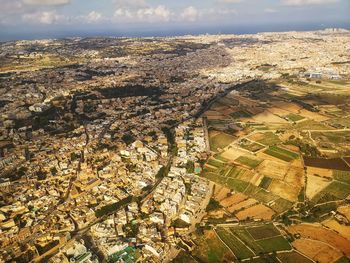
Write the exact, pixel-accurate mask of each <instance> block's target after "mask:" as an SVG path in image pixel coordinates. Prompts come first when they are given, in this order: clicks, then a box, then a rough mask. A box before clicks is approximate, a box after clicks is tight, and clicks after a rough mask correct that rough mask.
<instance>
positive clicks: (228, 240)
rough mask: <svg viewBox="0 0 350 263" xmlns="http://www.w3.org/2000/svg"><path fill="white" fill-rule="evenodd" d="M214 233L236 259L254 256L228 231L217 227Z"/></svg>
mask: <svg viewBox="0 0 350 263" xmlns="http://www.w3.org/2000/svg"><path fill="white" fill-rule="evenodd" d="M216 232H217V233H218V235H219V236H220V238H221V240H222V241H223V242H224V243H225V244H226V245H227V246H228V247H229V248H230V249H231V250H232V251H233V253H234V254H235V256H236V257H237V258H238V259H244V258H249V257H252V256H254V254H253V253H252V252H251V251H250V250H249V249H248V248H247V247H246V245H245V244H244V243H243V242H242V241H240V240H239V239H238V238H237V237H236V236H235V235H233V234H232V233H231V232H230V231H227V230H225V229H224V228H221V227H219V228H218V229H217V231H216Z"/></svg>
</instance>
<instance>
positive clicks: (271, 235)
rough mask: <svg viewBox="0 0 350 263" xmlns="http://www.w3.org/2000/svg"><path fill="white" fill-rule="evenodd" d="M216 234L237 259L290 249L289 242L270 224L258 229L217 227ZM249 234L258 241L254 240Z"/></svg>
mask: <svg viewBox="0 0 350 263" xmlns="http://www.w3.org/2000/svg"><path fill="white" fill-rule="evenodd" d="M259 231H260V232H259ZM217 233H218V234H219V236H220V238H221V239H222V241H223V242H225V244H226V245H227V246H228V247H230V249H231V250H232V251H233V252H234V254H235V255H236V257H237V258H239V259H245V258H248V257H251V256H257V255H260V254H264V253H270V252H274V251H283V250H290V249H291V246H290V244H289V242H288V241H287V240H286V239H285V238H284V237H283V236H281V234H280V232H279V231H278V230H277V229H276V228H275V227H274V226H273V225H272V224H270V225H262V226H258V227H242V226H239V227H230V228H223V227H219V228H218V229H217ZM251 233H253V235H255V236H256V237H258V238H259V240H255V239H254V237H253V235H252V234H251Z"/></svg>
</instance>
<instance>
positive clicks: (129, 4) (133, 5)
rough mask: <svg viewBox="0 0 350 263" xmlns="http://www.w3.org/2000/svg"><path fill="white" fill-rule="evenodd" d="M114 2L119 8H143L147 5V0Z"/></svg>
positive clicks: (116, 0)
mask: <svg viewBox="0 0 350 263" xmlns="http://www.w3.org/2000/svg"><path fill="white" fill-rule="evenodd" d="M113 3H114V4H115V5H116V7H117V8H118V9H119V8H136V9H137V8H141V7H146V6H147V4H146V1H145V0H114V1H113Z"/></svg>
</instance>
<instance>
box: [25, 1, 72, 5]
mask: <svg viewBox="0 0 350 263" xmlns="http://www.w3.org/2000/svg"><path fill="white" fill-rule="evenodd" d="M23 3H24V4H26V5H66V4H69V3H70V0H23Z"/></svg>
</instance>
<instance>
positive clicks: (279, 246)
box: [256, 236, 292, 252]
mask: <svg viewBox="0 0 350 263" xmlns="http://www.w3.org/2000/svg"><path fill="white" fill-rule="evenodd" d="M256 243H257V244H258V245H259V246H261V247H262V249H263V250H264V251H265V252H273V251H283V250H290V249H292V247H291V245H290V244H289V243H288V241H287V240H286V239H285V238H284V237H282V236H277V237H272V238H269V239H262V240H258V241H256Z"/></svg>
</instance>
